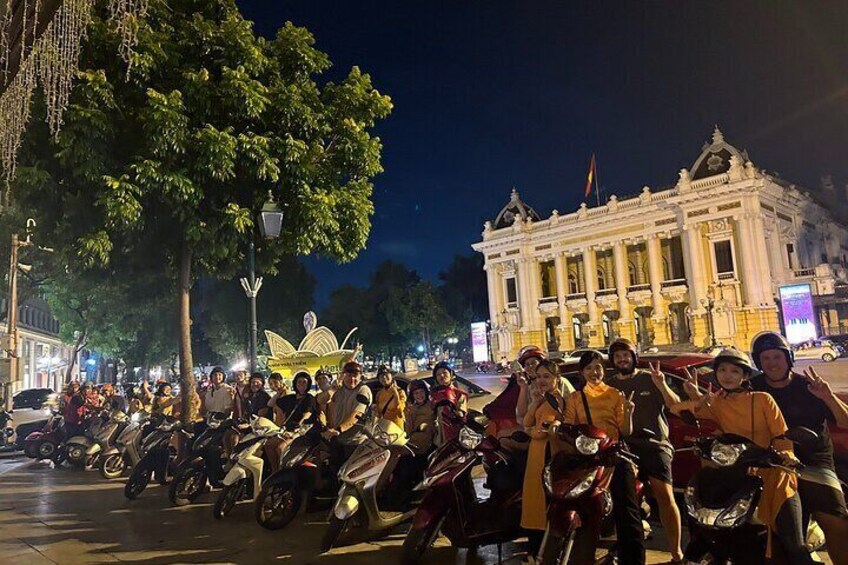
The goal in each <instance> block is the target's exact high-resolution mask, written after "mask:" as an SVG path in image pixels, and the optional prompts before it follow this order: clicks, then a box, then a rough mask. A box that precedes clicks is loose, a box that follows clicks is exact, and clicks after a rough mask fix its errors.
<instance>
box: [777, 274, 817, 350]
mask: <svg viewBox="0 0 848 565" xmlns="http://www.w3.org/2000/svg"><path fill="white" fill-rule="evenodd" d="M779 293H780V305H781V310H783V327H784V328H786V339H788V340H789V343H791V344H793V345H794V344H796V343H803V342H805V341H810V340H813V339H816V338H817V337H818V335H816V315H815V310H814V309H813V291H812V288H811V287H810V285H809V284H793V285H789V286H782V287H780V289H779Z"/></svg>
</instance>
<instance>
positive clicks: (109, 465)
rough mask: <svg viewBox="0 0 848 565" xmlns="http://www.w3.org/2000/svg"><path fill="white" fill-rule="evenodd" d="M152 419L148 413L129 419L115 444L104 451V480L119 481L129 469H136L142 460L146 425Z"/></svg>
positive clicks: (102, 460)
mask: <svg viewBox="0 0 848 565" xmlns="http://www.w3.org/2000/svg"><path fill="white" fill-rule="evenodd" d="M149 418H150V415H149V414H148V413H147V412H136V413H135V414H133V415H132V416H130V418H129V423H128V424H127V425H126V427H124V428H123V429H122V430H121V431H120V433H119V434H118V437H117V438H115V441H114V443H113V444H112V445H111V446H109V447H107V448H106V449H104V451H103V454H102V455H101V456H100V461H99V465H98V466H99V468H100V476H101V477H103V478H104V479H117V478H119V477H122V476H123V475H124V472H125V471H126V470H127V469H131V468H134V467H135V466H136V465H138V462H139V461H140V460H141V457H142V452H141V440H142V438H143V437H144V429H145V425H146V423H147V421H148V419H149Z"/></svg>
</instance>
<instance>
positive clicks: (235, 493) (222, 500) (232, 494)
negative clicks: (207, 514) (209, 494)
mask: <svg viewBox="0 0 848 565" xmlns="http://www.w3.org/2000/svg"><path fill="white" fill-rule="evenodd" d="M244 481H245V479H241V480H239V481H236V482H235V483H233V484H231V485H224V488H223V489H221V494H219V495H218V500H216V501H215V506H213V507H212V516H214V517H215V519H216V520H220V519H221V518H224V517H225V516H229V514H230V512H232V511H233V507H234V506H235V505H236V502H238V501H239V499H240V498H241V496H242V494H243V493H244Z"/></svg>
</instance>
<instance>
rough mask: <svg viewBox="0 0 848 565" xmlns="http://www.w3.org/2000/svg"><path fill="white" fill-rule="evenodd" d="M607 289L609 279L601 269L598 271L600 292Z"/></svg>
mask: <svg viewBox="0 0 848 565" xmlns="http://www.w3.org/2000/svg"><path fill="white" fill-rule="evenodd" d="M606 288H607V279H606V277H605V276H604V272H603V271H602V270H601V269H598V290H605V289H606Z"/></svg>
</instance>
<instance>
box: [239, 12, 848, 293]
mask: <svg viewBox="0 0 848 565" xmlns="http://www.w3.org/2000/svg"><path fill="white" fill-rule="evenodd" d="M237 2H238V4H239V5H240V6H241V8H242V10H243V12H244V14H245V16H246V17H247V18H248V19H251V20H253V21H255V22H256V26H257V30H258V31H259V32H260V33H263V34H265V35H272V34H273V33H274V31H275V30H276V29H277V28H278V27H279V26H280V25H281V24H282V23H283V22H284V21H286V20H290V21H292V22H294V23H295V24H297V25H302V26H305V27H307V28H308V29H309V30H311V31H312V32H313V34H314V35H315V36H316V39H317V45H318V47H319V48H320V49H322V50H323V51H325V52H327V53H328V54H329V56H330V58H331V60H332V61H333V62H334V64H335V68H334V69H333V71H332V72H330V73H329V76H330V78H340V77H341V76H343V75H344V74H346V73H347V71H348V69H349V68H350V67H351V66H352V65H359V66H360V67H361V68H362V69H363V70H364V71H366V72H368V73H370V74H371V76H372V79H373V81H374V83H375V85H376V87H377V88H378V89H379V90H380V91H381V92H384V93H386V94H389V95H390V96H391V97H392V100H393V102H394V106H395V109H394V112H393V113H392V115H391V117H390V118H389V119H388V120H386V121H385V122H384V123H382V124H381V125H380V127H379V128H378V131H377V133H378V135H379V136H380V137H381V138H382V140H383V143H384V152H383V164H384V167H385V170H386V172H385V173H384V174H382V175H380V176H379V177H377V179H376V186H375V195H374V203H375V206H376V214H375V216H374V218H373V224H374V226H373V230H372V234H371V238H370V240H369V243H368V248H367V250H366V251H364V252H363V253H362V254H361V255H360V257H359V259H357V260H356V261H354V262H353V263H350V264H348V265H344V266H337V265H335V264H334V263H331V262H327V261H315V260H310V261H309V268H310V270H312V271H313V272H314V273H315V274H316V276H318V278H319V288H318V298H319V302H324V301H325V300H326V297H327V295H328V294H329V292H330V291H331V290H332V289H333V288H335V287H336V286H338V285H340V284H342V283H344V282H361V283H362V284H364V283H365V279H366V278H367V276H368V274H369V273H370V272H371V271H372V270H373V268H374V267H375V266H376V265H377V264H378V263H380V262H381V261H383V260H385V259H394V260H397V261H401V262H404V263H407V264H408V265H410V266H411V267H413V268H415V269H417V270H418V271H419V272H420V273H421V274H422V275H424V276H426V277H431V278H433V277H435V276H436V274H437V273H438V271H439V270H441V269H443V268H444V267H446V266H447V264H448V263H449V262H450V261H451V259H452V257H453V255H454V254H455V253H468V252H470V248H469V245H470V244H471V243H472V242H474V241H477V240H478V239H479V238H480V231H481V229H482V224H483V221H484V220H485V219H489V218H491V217H493V216H494V215H495V214H496V213H497V212H498V210H499V209H500V208H501V206H502V205H503V204H505V203H506V201H507V199H508V197H509V191H510V189H511V188H512V186H515V187H516V188H517V189H518V190H519V192H520V193H521V195H522V197H523V198H524V199H525V200H526V201H527V202H528V203H530V204H531V205H532V206H534V207H535V208H536V209H537V210H538V211H539V212H540V214H542V215H543V216H546V215H547V214H549V213H550V211H551V210H552V209H554V208H556V209H558V210H559V211H560V212H561V213H567V212H569V211H572V210H573V209H575V208H576V207H577V206H578V205H579V204H580V202H581V200H582V189H583V184H584V182H585V180H584V179H585V175H586V167H587V163H588V160H589V157H590V155H591V154H592V152H595V153H596V154H597V158H598V174H599V178H600V182H601V185H602V187H604V189H605V191H606V193H614V194H618V195H619V196H622V195H626V194H632V193H636V192H638V191H639V190H640V189H641V187H642V186H643V185H645V184H647V185H649V186H652V187H661V186H667V185H670V184H673V183H674V182H675V181H676V179H677V171H678V170H679V169H680V168H681V167H689V166H691V165H692V162H693V161H694V160H695V158H696V157H697V155H698V153H699V152H700V148H701V146H702V144H703V143H704V142H705V141H706V140H707V139H708V138H709V137H710V134H711V132H712V127H713V124H716V123H717V124H719V125H720V127H721V128H722V130H723V131H724V134H725V137H726V138H727V139H728V141H730V142H731V143H733V144H735V145H737V146H738V147H740V148H745V149H748V151H749V154H750V157H751V158H752V160H753V161H754V162H755V164H757V165H758V166H761V167H764V168H767V169H769V170H772V171H777V172H779V173H780V174H781V175H782V176H783V177H784V178H787V179H789V180H792V181H793V182H797V183H799V184H806V185H808V186H810V187H811V188H815V187H817V186H818V184H819V178H820V176H821V175H822V174H824V173H832V174H833V175H834V179H835V181H836V183H837V186H840V187H841V186H844V185H845V184H846V183H848V159H846V157H848V154H846V153H848V152H847V151H846V149H848V4H846V3H844V2H827V3H825V2H783V1H777V0H770V1H768V2H744V3H740V2H730V1H725V2H721V1H713V2H685V3H684V2H627V3H617V2H573V1H568V2H563V1H534V0H517V1H499V0H494V1H493V0H489V1H470V0H451V1H430V2H424V1H412V0H382V1H376V0H372V1H368V0H335V1H323V0H284V1H271V0H237Z"/></svg>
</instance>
